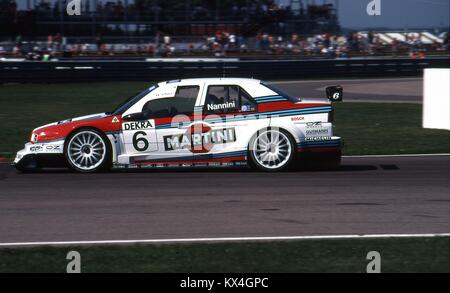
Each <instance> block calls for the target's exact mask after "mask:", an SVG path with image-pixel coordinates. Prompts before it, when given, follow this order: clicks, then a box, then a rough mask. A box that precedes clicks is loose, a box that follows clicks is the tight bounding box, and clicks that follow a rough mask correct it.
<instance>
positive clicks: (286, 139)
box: [249, 129, 295, 171]
mask: <svg viewBox="0 0 450 293" xmlns="http://www.w3.org/2000/svg"><path fill="white" fill-rule="evenodd" d="M249 146H250V149H249V152H250V158H251V162H252V164H253V165H254V166H255V167H257V168H258V169H260V170H263V171H281V170H284V169H286V168H287V167H289V165H290V164H291V163H292V160H293V158H294V155H295V148H294V143H293V141H292V139H291V138H290V136H289V134H287V133H286V132H285V131H282V130H280V129H266V130H263V131H259V132H258V133H257V134H256V135H255V136H254V137H253V139H252V141H251V142H250V145H249Z"/></svg>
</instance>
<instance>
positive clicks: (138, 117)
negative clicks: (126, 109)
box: [122, 112, 145, 121]
mask: <svg viewBox="0 0 450 293" xmlns="http://www.w3.org/2000/svg"><path fill="white" fill-rule="evenodd" d="M122 120H125V121H140V120H145V115H144V113H142V112H138V113H131V114H128V115H125V116H123V117H122Z"/></svg>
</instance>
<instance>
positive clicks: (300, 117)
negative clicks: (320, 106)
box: [291, 116, 305, 121]
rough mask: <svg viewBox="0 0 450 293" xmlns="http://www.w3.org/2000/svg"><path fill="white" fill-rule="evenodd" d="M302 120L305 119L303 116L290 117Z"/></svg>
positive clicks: (292, 119)
mask: <svg viewBox="0 0 450 293" xmlns="http://www.w3.org/2000/svg"><path fill="white" fill-rule="evenodd" d="M302 120H305V117H303V116H296V117H291V121H302Z"/></svg>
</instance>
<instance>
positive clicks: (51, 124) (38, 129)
mask: <svg viewBox="0 0 450 293" xmlns="http://www.w3.org/2000/svg"><path fill="white" fill-rule="evenodd" d="M106 116H107V115H106V113H98V114H91V115H86V116H80V117H75V118H70V119H65V120H61V121H58V122H53V123H49V124H45V125H42V126H39V127H37V128H35V129H34V130H33V132H34V131H42V130H44V128H47V127H50V126H55V125H61V124H66V123H71V122H77V121H85V120H94V119H100V118H104V117H106Z"/></svg>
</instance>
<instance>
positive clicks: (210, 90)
mask: <svg viewBox="0 0 450 293" xmlns="http://www.w3.org/2000/svg"><path fill="white" fill-rule="evenodd" d="M257 110H258V109H257V104H256V102H255V101H254V100H253V98H252V97H251V96H250V94H248V93H247V92H246V91H245V90H244V89H243V88H242V87H241V86H239V85H237V84H209V85H208V86H207V90H206V95H205V98H204V105H203V114H204V117H203V122H205V123H207V124H208V125H210V126H211V128H212V132H215V135H214V137H216V138H217V139H216V141H215V142H214V144H213V146H212V148H211V150H210V152H211V153H213V154H216V156H220V157H222V158H224V159H225V158H229V160H230V161H231V160H233V158H237V157H240V158H242V157H243V156H246V155H247V145H248V142H249V139H250V137H251V136H252V135H253V134H254V133H256V131H258V130H259V129H261V128H263V127H267V126H268V124H269V119H258V118H259V117H258V113H257ZM223 138H225V139H223Z"/></svg>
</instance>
